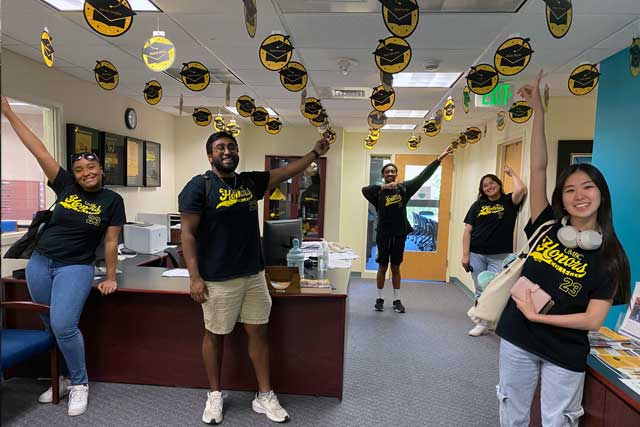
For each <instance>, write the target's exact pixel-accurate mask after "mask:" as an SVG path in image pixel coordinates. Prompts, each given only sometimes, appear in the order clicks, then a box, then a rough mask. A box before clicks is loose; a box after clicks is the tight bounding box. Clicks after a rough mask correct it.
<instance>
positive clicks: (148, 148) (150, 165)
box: [144, 141, 161, 187]
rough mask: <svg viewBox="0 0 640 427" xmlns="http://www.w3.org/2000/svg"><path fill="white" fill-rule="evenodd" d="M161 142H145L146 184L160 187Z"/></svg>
mask: <svg viewBox="0 0 640 427" xmlns="http://www.w3.org/2000/svg"><path fill="white" fill-rule="evenodd" d="M160 163H161V162H160V144H158V143H157V142H150V141H145V142H144V186H145V187H160V171H161V169H160Z"/></svg>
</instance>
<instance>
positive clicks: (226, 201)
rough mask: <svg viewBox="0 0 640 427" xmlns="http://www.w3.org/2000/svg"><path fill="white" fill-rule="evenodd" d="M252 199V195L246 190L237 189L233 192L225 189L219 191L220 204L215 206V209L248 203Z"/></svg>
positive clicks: (242, 188)
mask: <svg viewBox="0 0 640 427" xmlns="http://www.w3.org/2000/svg"><path fill="white" fill-rule="evenodd" d="M252 198H253V193H252V192H251V190H249V189H248V188H244V187H241V188H238V189H235V190H227V189H226V188H221V189H220V203H218V205H217V206H216V209H220V208H222V207H227V208H228V207H230V206H233V205H235V204H236V203H243V202H248V201H249V200H251V199H252Z"/></svg>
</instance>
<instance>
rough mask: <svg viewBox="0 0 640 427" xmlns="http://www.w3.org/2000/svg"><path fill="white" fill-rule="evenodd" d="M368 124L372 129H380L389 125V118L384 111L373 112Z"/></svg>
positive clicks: (368, 118) (368, 117)
mask: <svg viewBox="0 0 640 427" xmlns="http://www.w3.org/2000/svg"><path fill="white" fill-rule="evenodd" d="M367 123H369V127H370V128H371V129H376V130H377V129H380V128H382V127H384V125H386V124H387V116H386V115H385V114H384V113H383V112H382V111H377V110H373V111H372V112H370V113H369V116H367Z"/></svg>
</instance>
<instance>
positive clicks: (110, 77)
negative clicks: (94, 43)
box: [93, 59, 120, 90]
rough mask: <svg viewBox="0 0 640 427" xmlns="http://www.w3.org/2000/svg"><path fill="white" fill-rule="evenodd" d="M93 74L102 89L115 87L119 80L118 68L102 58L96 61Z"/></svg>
mask: <svg viewBox="0 0 640 427" xmlns="http://www.w3.org/2000/svg"><path fill="white" fill-rule="evenodd" d="M93 74H94V75H95V77H96V82H98V85H100V87H101V88H102V89H104V90H113V89H115V88H116V86H118V82H119V81H120V76H119V75H118V69H117V68H116V66H115V65H113V64H112V63H111V62H109V61H106V60H104V59H103V60H102V61H96V66H95V68H94V69H93Z"/></svg>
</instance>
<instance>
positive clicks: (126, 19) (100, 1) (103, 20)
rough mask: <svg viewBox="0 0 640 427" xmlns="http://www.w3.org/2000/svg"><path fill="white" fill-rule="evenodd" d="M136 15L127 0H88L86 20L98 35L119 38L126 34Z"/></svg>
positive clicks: (85, 3)
mask: <svg viewBox="0 0 640 427" xmlns="http://www.w3.org/2000/svg"><path fill="white" fill-rule="evenodd" d="M135 14H136V13H135V12H134V11H133V10H132V9H131V5H130V4H129V2H128V1H127V0H86V1H85V2H84V19H85V21H87V24H89V26H90V27H91V29H92V30H93V31H95V32H96V33H98V34H100V35H103V36H106V37H118V36H121V35H123V34H124V33H126V32H127V31H128V30H129V28H131V24H133V16H134V15H135Z"/></svg>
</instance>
